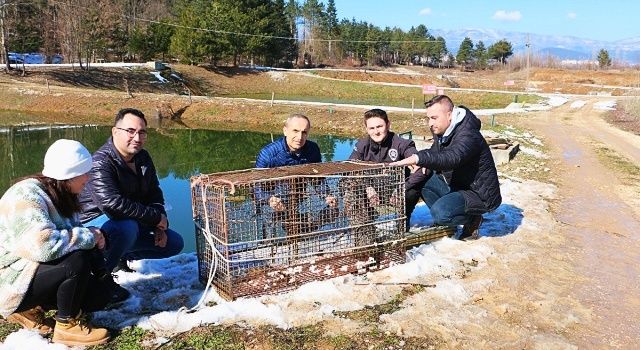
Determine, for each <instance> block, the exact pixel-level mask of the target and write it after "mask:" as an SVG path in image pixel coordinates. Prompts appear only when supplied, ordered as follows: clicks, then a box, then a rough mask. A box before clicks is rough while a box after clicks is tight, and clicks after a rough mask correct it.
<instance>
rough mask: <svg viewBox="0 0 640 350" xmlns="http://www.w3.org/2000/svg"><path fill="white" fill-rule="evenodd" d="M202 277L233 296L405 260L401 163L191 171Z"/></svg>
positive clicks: (274, 290)
mask: <svg viewBox="0 0 640 350" xmlns="http://www.w3.org/2000/svg"><path fill="white" fill-rule="evenodd" d="M191 194H192V197H191V198H192V206H193V214H194V222H195V226H196V250H197V255H198V270H199V279H200V281H201V282H202V283H203V284H205V285H209V284H211V285H213V286H214V287H215V288H216V290H217V291H218V293H219V294H220V295H221V296H222V297H224V298H226V299H228V300H233V299H235V298H237V297H241V296H257V295H261V294H267V293H277V292H282V291H286V290H289V289H292V288H295V287H297V286H299V285H301V284H303V283H307V282H310V281H314V280H322V279H327V278H332V277H335V276H339V275H345V274H349V273H364V272H367V271H373V270H378V269H382V268H386V267H389V266H392V265H394V264H398V263H403V262H404V261H405V247H404V242H405V241H404V231H405V221H406V217H405V214H404V207H405V203H404V200H405V198H404V171H403V169H402V168H401V167H385V166H383V165H381V164H374V163H367V162H351V161H345V162H332V163H319V164H305V165H298V166H290V167H280V168H272V169H250V170H241V171H232V172H224V173H215V174H208V175H198V176H194V177H192V178H191Z"/></svg>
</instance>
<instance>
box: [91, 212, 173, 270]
mask: <svg viewBox="0 0 640 350" xmlns="http://www.w3.org/2000/svg"><path fill="white" fill-rule="evenodd" d="M84 225H85V226H96V227H100V228H101V229H102V231H104V232H105V238H106V239H107V247H106V249H105V258H106V267H107V270H108V271H113V269H114V268H115V267H116V266H117V265H118V262H119V261H120V259H126V260H138V259H161V258H168V257H170V256H174V255H176V254H178V253H180V251H182V248H183V247H184V241H183V239H182V236H181V235H180V234H179V233H177V232H175V231H173V230H171V229H168V230H167V231H166V232H167V245H166V246H164V248H162V247H157V246H156V245H155V240H154V237H153V229H154V227H151V226H146V225H143V224H141V223H139V222H138V221H136V220H133V219H124V220H110V219H109V218H107V216H106V215H101V216H98V217H97V218H95V219H93V220H91V221H89V222H87V223H85V224H84Z"/></svg>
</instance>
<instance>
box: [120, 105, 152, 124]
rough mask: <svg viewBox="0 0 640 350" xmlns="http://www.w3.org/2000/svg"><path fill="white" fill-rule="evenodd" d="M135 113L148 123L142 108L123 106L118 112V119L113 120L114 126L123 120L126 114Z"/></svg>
mask: <svg viewBox="0 0 640 350" xmlns="http://www.w3.org/2000/svg"><path fill="white" fill-rule="evenodd" d="M127 114H133V115H135V116H136V117H138V118H140V119H142V121H143V122H144V125H147V120H146V119H145V118H144V113H142V111H141V110H139V109H135V108H123V109H121V110H119V111H118V113H116V119H115V120H114V121H113V126H116V125H117V124H118V122H119V121H121V120H122V119H123V118H124V116H125V115H127Z"/></svg>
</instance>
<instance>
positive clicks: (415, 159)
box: [389, 154, 418, 166]
mask: <svg viewBox="0 0 640 350" xmlns="http://www.w3.org/2000/svg"><path fill="white" fill-rule="evenodd" d="M416 164H418V156H417V155H415V154H413V155H411V156H410V157H407V158H405V159H402V160H399V161H397V162H392V163H389V166H407V165H416Z"/></svg>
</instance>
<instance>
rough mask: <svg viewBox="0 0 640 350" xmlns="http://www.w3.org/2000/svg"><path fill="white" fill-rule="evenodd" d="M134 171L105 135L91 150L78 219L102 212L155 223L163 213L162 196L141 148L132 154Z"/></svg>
mask: <svg viewBox="0 0 640 350" xmlns="http://www.w3.org/2000/svg"><path fill="white" fill-rule="evenodd" d="M133 161H134V162H135V165H136V169H137V174H136V173H134V172H133V171H132V170H131V169H130V168H129V167H128V166H127V164H126V162H125V161H124V159H122V157H120V155H119V153H118V151H117V150H116V148H115V146H114V145H113V140H112V139H111V138H109V140H107V143H105V144H104V145H102V147H100V149H98V150H97V151H96V152H95V153H94V154H93V167H92V168H91V172H90V173H89V175H90V178H89V181H88V182H87V184H86V185H85V187H84V190H83V191H82V193H81V194H80V204H81V206H82V213H81V215H80V220H81V221H82V222H87V221H89V220H92V219H95V218H96V217H98V216H100V215H102V214H103V213H104V214H107V216H108V217H109V218H110V219H135V220H138V221H139V222H140V223H142V224H145V225H148V226H156V225H157V224H158V223H159V222H160V220H161V214H165V215H166V212H165V210H164V197H163V195H162V190H161V189H160V183H159V182H158V176H157V175H156V168H155V167H154V165H153V161H152V160H151V156H150V155H149V153H148V152H147V151H146V150H144V149H143V150H141V151H140V152H138V153H137V154H136V155H135V156H134V157H133Z"/></svg>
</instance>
